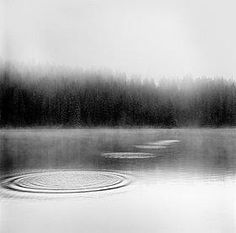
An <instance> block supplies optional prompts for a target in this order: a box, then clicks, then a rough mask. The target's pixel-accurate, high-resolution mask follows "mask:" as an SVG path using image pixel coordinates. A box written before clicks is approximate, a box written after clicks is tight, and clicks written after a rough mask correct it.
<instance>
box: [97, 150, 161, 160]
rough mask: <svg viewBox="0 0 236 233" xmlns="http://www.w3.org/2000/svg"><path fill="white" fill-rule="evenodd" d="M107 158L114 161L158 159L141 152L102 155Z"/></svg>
mask: <svg viewBox="0 0 236 233" xmlns="http://www.w3.org/2000/svg"><path fill="white" fill-rule="evenodd" d="M101 155H102V156H103V157H105V158H113V159H146V158H153V157H156V156H155V155H154V154H151V153H140V152H113V153H102V154H101Z"/></svg>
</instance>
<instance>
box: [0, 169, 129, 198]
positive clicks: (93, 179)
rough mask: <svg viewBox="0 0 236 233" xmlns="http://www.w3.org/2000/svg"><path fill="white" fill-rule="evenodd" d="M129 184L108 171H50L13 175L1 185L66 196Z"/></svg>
mask: <svg viewBox="0 0 236 233" xmlns="http://www.w3.org/2000/svg"><path fill="white" fill-rule="evenodd" d="M129 183H130V180H129V179H128V178H127V177H126V176H125V175H123V174H120V173H116V172H110V171H50V172H33V173H26V174H20V175H15V176H12V177H8V178H6V179H5V180H3V181H2V182H1V185H2V187H3V188H5V189H9V190H13V191H18V192H28V193H46V194H49V193H53V194H57V193H58V194H64V193H65V194H66V193H86V192H97V191H105V190H111V189H117V188H121V187H124V186H126V185H128V184H129Z"/></svg>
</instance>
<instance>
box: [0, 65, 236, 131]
mask: <svg viewBox="0 0 236 233" xmlns="http://www.w3.org/2000/svg"><path fill="white" fill-rule="evenodd" d="M0 75H1V76H0V126H1V127H8V126H13V127H24V126H49V125H52V126H54V125H55V126H100V125H103V126H155V127H174V126H177V127H181V126H190V125H193V126H232V125H236V86H235V83H234V82H233V81H229V80H224V79H207V78H205V79H182V80H178V81H169V82H167V81H165V80H162V81H160V82H159V83H154V81H148V80H146V81H140V80H137V79H127V78H126V77H125V75H114V74H102V73H89V72H71V73H70V72H64V73H63V72H58V73H57V72H51V73H50V72H49V73H46V72H35V71H34V72H33V71H32V72H26V71H25V72H19V71H16V70H15V71H14V70H9V69H2V71H1V73H0Z"/></svg>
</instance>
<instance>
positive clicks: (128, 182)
mask: <svg viewBox="0 0 236 233" xmlns="http://www.w3.org/2000/svg"><path fill="white" fill-rule="evenodd" d="M235 142H236V133H235V129H63V130H59V129H43V130H39V129H29V130H28V129H27V130H23V129H22V130H1V132H0V172H1V184H2V185H1V188H0V210H1V211H0V231H1V233H19V232H24V233H32V232H36V233H38V232H46V233H54V232H59V233H60V232H71V233H74V232H90V233H91V232H101V233H106V232H150V233H152V232H166V233H172V232H173V233H174V232H175V233H176V232H177V233H178V232H181V233H182V232H186V233H188V232H206V233H210V232H214V233H222V232H229V233H231V232H235V231H236V226H235V221H236V212H235V211H236V199H235V197H236V196H235V194H236V186H235V184H236V179H235V172H236V143H235ZM26 220H27V221H26Z"/></svg>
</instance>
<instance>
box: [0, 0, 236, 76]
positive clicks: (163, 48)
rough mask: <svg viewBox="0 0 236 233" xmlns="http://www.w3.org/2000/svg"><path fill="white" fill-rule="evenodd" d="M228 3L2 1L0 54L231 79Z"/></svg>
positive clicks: (16, 59)
mask: <svg viewBox="0 0 236 233" xmlns="http://www.w3.org/2000/svg"><path fill="white" fill-rule="evenodd" d="M235 6H236V3H235V2H233V1H227V2H222V1H212V0H209V1H207V2H206V1H203V0H200V1H197V2H195V1H192V0H191V1H187V0H181V1H178V2H176V1H174V0H168V1H163V0H158V1H154V0H147V1H144V0H138V1H132V0H126V1H124V0H122V1H115V0H110V1H108V0H100V1H84V0H80V1H75V0H69V1H68V0H67V1H65V0H62V1H60V2H58V1H55V0H50V1H46V0H42V1H37V0H31V1H29V0H22V1H20V2H19V1H16V0H12V1H8V2H7V1H4V2H3V3H2V5H1V6H0V7H1V11H2V10H3V13H4V14H2V16H1V18H2V20H0V21H1V22H0V24H1V25H2V26H3V27H1V28H3V29H2V30H1V32H0V42H1V43H0V44H1V45H2V46H1V48H0V52H1V54H3V55H2V56H1V55H0V58H1V59H2V60H3V61H6V60H7V61H10V62H12V63H14V64H18V63H19V64H26V65H29V66H33V65H37V64H40V65H42V66H43V65H53V66H62V67H72V68H73V67H74V68H81V69H85V70H87V69H89V70H110V71H113V72H124V73H127V75H132V74H137V75H141V76H143V77H152V78H155V77H162V76H166V77H173V76H174V77H176V76H186V75H191V76H193V77H196V76H197V77H199V76H210V77H215V76H224V77H234V79H235V74H236V68H235V67H236V66H235V60H236V49H235V46H234V41H235V39H236V31H235V30H233V27H234V22H235V20H236V15H235V14H234V9H235Z"/></svg>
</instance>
